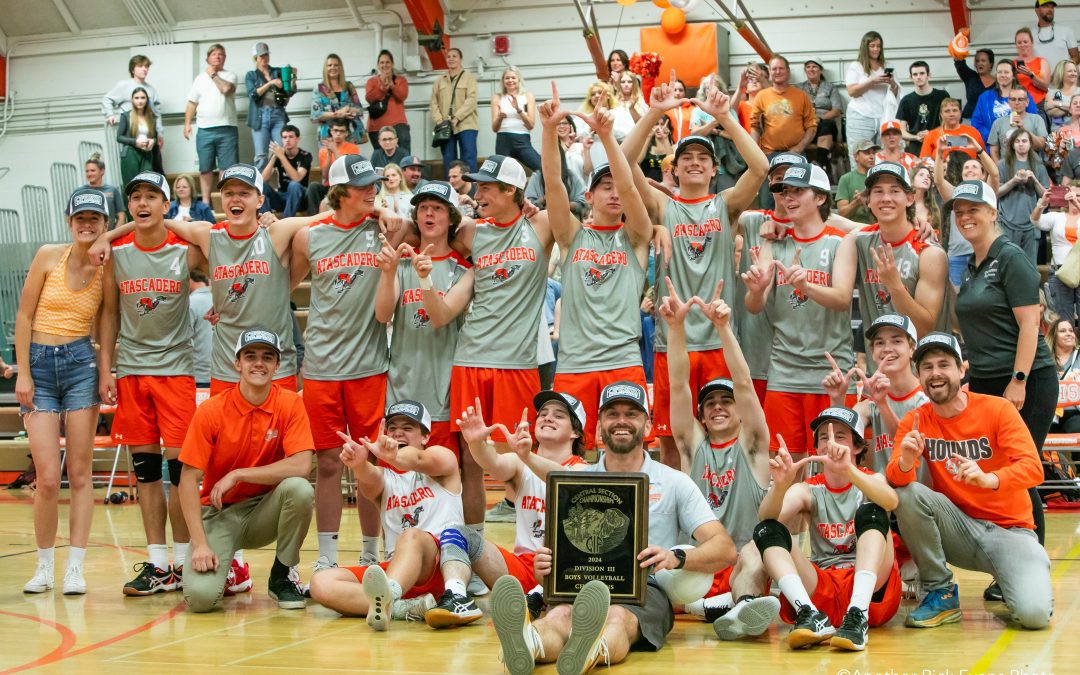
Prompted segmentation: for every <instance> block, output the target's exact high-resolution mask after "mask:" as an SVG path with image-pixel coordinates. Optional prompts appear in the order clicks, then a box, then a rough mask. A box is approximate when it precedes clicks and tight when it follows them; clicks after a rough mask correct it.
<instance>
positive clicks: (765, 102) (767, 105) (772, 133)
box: [750, 87, 817, 153]
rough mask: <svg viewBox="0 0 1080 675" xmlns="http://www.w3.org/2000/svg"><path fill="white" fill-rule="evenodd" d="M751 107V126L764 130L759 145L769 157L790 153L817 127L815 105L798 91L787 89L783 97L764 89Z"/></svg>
mask: <svg viewBox="0 0 1080 675" xmlns="http://www.w3.org/2000/svg"><path fill="white" fill-rule="evenodd" d="M752 106H753V107H752V112H751V115H750V126H751V128H755V129H761V139H760V140H759V141H758V144H759V145H760V146H761V150H762V151H763V152H766V153H770V152H782V151H784V150H790V149H791V148H793V147H795V146H796V145H798V143H799V141H801V140H802V139H803V136H805V135H806V132H807V131H809V130H810V129H813V128H814V127H816V126H817V116H816V114H815V113H814V103H813V101H811V100H810V97H809V96H807V94H806V92H805V91H803V90H802V89H799V88H798V87H788V88H787V89H785V90H784V92H783V93H777V92H776V90H775V89H773V88H772V87H769V88H767V89H762V90H761V91H759V92H758V93H757V96H755V97H754V102H753V104H752Z"/></svg>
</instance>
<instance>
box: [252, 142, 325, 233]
mask: <svg viewBox="0 0 1080 675" xmlns="http://www.w3.org/2000/svg"><path fill="white" fill-rule="evenodd" d="M311 162H312V157H311V153H310V152H308V151H307V150H304V149H303V148H301V147H300V130H299V129H297V128H296V127H295V126H293V125H291V124H286V125H285V128H284V129H282V130H281V145H278V144H277V143H275V142H273V141H270V160H269V161H268V162H267V163H266V166H265V167H263V170H262V176H263V195H264V196H265V197H266V201H265V202H263V205H262V212H263V213H265V212H266V211H270V210H274V211H281V212H282V217H283V218H292V217H293V216H295V215H296V212H297V211H299V210H300V207H301V206H303V205H304V203H305V202H304V195H305V194H306V193H307V188H308V174H309V173H311ZM274 173H277V182H278V186H277V189H275V188H274V187H273V185H272V184H271V180H270V179H271V178H272V177H273V175H274ZM309 215H315V214H314V213H311V212H309Z"/></svg>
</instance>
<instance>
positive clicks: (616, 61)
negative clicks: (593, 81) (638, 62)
mask: <svg viewBox="0 0 1080 675" xmlns="http://www.w3.org/2000/svg"><path fill="white" fill-rule="evenodd" d="M607 62H608V73H610V75H609V77H608V83H610V84H611V88H612V89H613V90H614V91H618V90H619V86H620V85H621V84H622V77H623V73H630V57H629V56H627V54H626V52H624V51H623V50H621V49H612V50H611V53H610V54H608V57H607ZM630 75H633V76H634V79H637V76H636V75H634V74H633V73H630Z"/></svg>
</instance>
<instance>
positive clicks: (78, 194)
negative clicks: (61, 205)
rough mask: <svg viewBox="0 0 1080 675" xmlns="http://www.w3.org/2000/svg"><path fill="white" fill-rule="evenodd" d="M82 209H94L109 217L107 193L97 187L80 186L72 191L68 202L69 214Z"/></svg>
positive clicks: (71, 214) (95, 211)
mask: <svg viewBox="0 0 1080 675" xmlns="http://www.w3.org/2000/svg"><path fill="white" fill-rule="evenodd" d="M80 211H93V212H94V213H100V214H101V215H103V216H105V217H106V218H108V217H109V201H108V200H107V199H105V193H104V192H102V191H101V190H98V189H96V188H79V189H78V190H76V191H75V192H72V193H71V196H70V197H69V198H68V203H67V215H69V216H73V215H75V214H76V213H79V212H80Z"/></svg>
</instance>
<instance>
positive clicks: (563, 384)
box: [554, 366, 652, 448]
mask: <svg viewBox="0 0 1080 675" xmlns="http://www.w3.org/2000/svg"><path fill="white" fill-rule="evenodd" d="M622 380H625V381H627V382H633V383H635V384H640V385H641V388H642V389H646V390H648V385H646V384H645V369H644V368H642V367H641V366H631V367H629V368H615V369H613V370H595V371H593V372H591V373H556V374H555V384H554V389H555V391H558V392H562V393H564V394H570V395H571V396H573V397H574V398H576V399H577V400H579V401H581V405H582V406H583V407H584V408H585V447H586V448H595V447H596V430H597V427H598V423H599V421H600V418H599V410H600V392H601V391H603V389H604V387H606V386H607V385H609V384H611V383H612V382H619V381H622ZM645 440H646V442H648V441H650V440H652V436H651V434H650V437H649V438H647V439H645Z"/></svg>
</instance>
